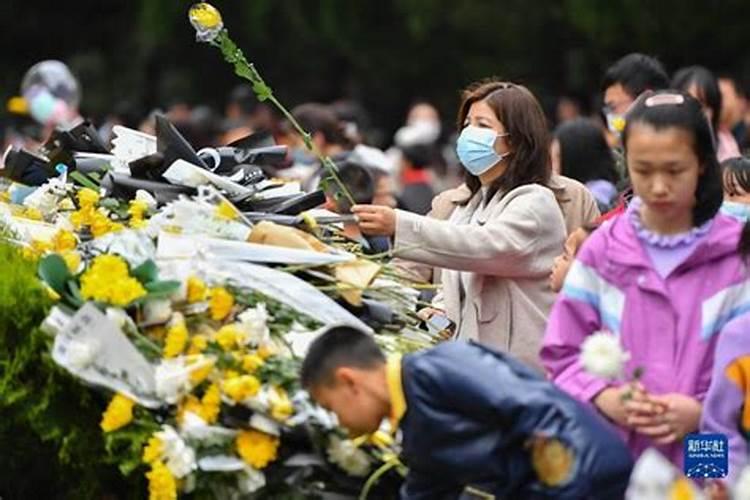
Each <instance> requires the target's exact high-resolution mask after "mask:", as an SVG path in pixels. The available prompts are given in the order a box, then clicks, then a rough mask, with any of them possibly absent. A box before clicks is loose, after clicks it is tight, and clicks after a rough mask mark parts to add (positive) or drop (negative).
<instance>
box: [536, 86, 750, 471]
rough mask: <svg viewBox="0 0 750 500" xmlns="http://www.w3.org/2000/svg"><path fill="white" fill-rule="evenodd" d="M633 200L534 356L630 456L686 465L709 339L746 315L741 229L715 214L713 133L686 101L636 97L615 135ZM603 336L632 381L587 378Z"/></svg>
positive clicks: (718, 188) (591, 249)
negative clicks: (612, 430) (591, 344)
mask: <svg viewBox="0 0 750 500" xmlns="http://www.w3.org/2000/svg"><path fill="white" fill-rule="evenodd" d="M623 146H624V149H625V155H626V161H627V166H628V172H629V176H630V179H631V181H632V184H633V189H634V192H635V195H636V197H635V198H634V200H633V202H632V203H631V205H630V206H629V207H628V209H627V211H626V212H625V213H624V214H622V215H621V216H619V217H617V218H616V219H613V220H611V221H608V222H607V223H605V224H604V225H603V226H602V227H601V228H600V229H599V230H597V231H596V232H594V234H592V235H591V237H590V238H589V239H588V240H587V241H586V244H585V245H584V246H583V248H582V249H581V251H580V252H579V253H578V255H577V257H576V261H575V262H574V264H573V266H572V267H571V269H570V272H569V274H568V276H567V278H566V280H565V284H564V286H563V289H562V291H561V293H560V295H559V297H558V299H557V302H556V304H555V306H554V308H553V310H552V315H551V317H550V320H549V324H548V327H547V333H546V336H545V339H544V345H543V348H542V352H541V357H542V362H543V364H544V366H545V368H546V369H547V372H548V374H549V376H550V377H551V378H552V380H554V381H555V383H557V384H558V385H559V386H560V387H561V388H563V389H564V390H566V391H567V392H569V393H570V394H572V395H573V396H575V397H576V398H578V399H580V400H582V401H586V402H590V403H592V404H593V405H594V406H595V407H596V408H597V409H598V410H599V411H600V412H601V413H602V414H603V415H604V416H605V417H607V418H608V419H609V420H610V421H611V422H613V423H614V424H615V425H616V426H617V427H619V429H620V430H621V432H622V434H623V436H624V438H625V439H626V441H627V443H628V445H629V446H630V449H631V450H632V451H633V454H634V455H635V456H636V457H637V456H638V455H640V453H641V452H642V451H644V450H645V449H646V448H648V447H655V448H657V449H658V450H659V451H660V452H662V453H663V454H664V455H665V456H667V457H669V458H670V460H672V462H673V463H675V464H676V465H677V466H680V467H681V466H682V455H683V449H682V438H683V437H684V436H685V435H686V434H688V433H691V432H694V431H696V430H697V429H698V425H699V421H700V418H701V411H702V404H703V403H702V402H703V399H704V397H705V395H706V391H707V390H708V387H709V384H710V381H711V369H712V364H713V356H714V348H715V344H716V339H717V334H718V333H719V332H721V331H722V330H723V329H724V327H725V325H726V324H727V323H728V322H729V321H730V320H732V319H734V318H737V317H740V316H742V315H744V314H747V312H748V311H749V310H750V286H749V285H748V284H747V283H748V282H747V281H746V278H747V272H746V267H745V264H744V262H743V259H742V258H741V256H740V254H739V253H738V245H739V242H740V239H741V236H742V233H743V231H742V229H743V226H742V223H740V222H739V221H737V220H735V219H732V218H730V217H727V216H725V215H721V214H719V213H718V212H719V207H720V206H721V202H722V183H721V176H720V172H719V165H718V163H717V160H716V153H715V151H714V144H713V139H712V135H711V130H710V128H709V126H708V122H707V121H706V119H705V117H704V115H703V113H702V111H701V106H700V104H699V103H698V101H696V100H695V99H693V98H692V97H690V96H688V95H686V94H683V93H675V92H670V91H663V92H658V93H654V94H650V95H646V96H643V97H642V98H641V99H640V100H639V101H638V102H637V103H636V105H635V106H634V108H633V110H632V111H631V112H630V113H629V115H628V118H627V126H626V128H625V132H624V134H623ZM600 330H608V331H610V332H612V333H613V334H615V335H616V336H617V337H618V338H619V339H620V342H621V344H622V346H623V348H624V349H625V350H627V351H629V352H630V356H631V357H630V360H629V362H628V365H627V373H633V372H634V371H635V369H636V368H642V369H643V370H644V373H643V375H642V377H641V378H640V381H639V382H637V383H635V382H634V383H625V382H617V381H610V380H604V379H601V378H597V377H595V376H592V375H591V374H589V373H587V372H585V371H584V369H583V367H582V365H581V362H580V361H579V356H580V347H581V343H582V342H583V340H584V339H585V338H586V337H587V336H588V335H590V334H592V333H594V332H596V331H600Z"/></svg>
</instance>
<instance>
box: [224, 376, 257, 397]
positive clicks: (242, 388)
mask: <svg viewBox="0 0 750 500" xmlns="http://www.w3.org/2000/svg"><path fill="white" fill-rule="evenodd" d="M222 389H223V390H224V394H226V395H227V396H229V397H230V398H231V399H232V400H234V401H236V402H240V401H244V400H245V399H247V398H250V397H253V396H255V395H256V394H258V391H259V390H260V380H258V379H257V378H255V377H254V376H252V375H240V376H239V377H233V378H229V379H227V380H225V381H224V382H223V383H222Z"/></svg>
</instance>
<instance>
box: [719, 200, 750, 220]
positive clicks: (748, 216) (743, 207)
mask: <svg viewBox="0 0 750 500" xmlns="http://www.w3.org/2000/svg"><path fill="white" fill-rule="evenodd" d="M721 213H723V214H724V215H728V216H730V217H734V218H735V219H737V220H738V221H740V222H743V223H744V222H747V221H748V220H750V205H748V204H746V203H739V202H736V201H725V202H724V203H722V204H721Z"/></svg>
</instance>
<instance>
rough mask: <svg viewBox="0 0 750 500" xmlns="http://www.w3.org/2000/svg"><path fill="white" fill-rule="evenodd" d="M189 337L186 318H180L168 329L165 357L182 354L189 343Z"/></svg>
mask: <svg viewBox="0 0 750 500" xmlns="http://www.w3.org/2000/svg"><path fill="white" fill-rule="evenodd" d="M188 337H189V335H188V329H187V326H186V325H185V320H184V319H182V318H180V319H178V320H177V321H175V322H174V324H173V325H172V326H171V327H169V330H167V338H166V340H165V341H164V357H165V358H174V357H175V356H179V355H180V354H182V351H184V350H185V347H186V346H187V344H188Z"/></svg>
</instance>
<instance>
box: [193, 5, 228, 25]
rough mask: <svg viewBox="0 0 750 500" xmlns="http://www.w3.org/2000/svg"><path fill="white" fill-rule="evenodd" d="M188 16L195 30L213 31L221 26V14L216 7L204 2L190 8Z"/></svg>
mask: <svg viewBox="0 0 750 500" xmlns="http://www.w3.org/2000/svg"><path fill="white" fill-rule="evenodd" d="M189 16H190V21H191V23H192V24H193V26H195V29H203V30H214V29H216V28H219V27H220V26H221V24H222V20H221V13H220V12H219V11H218V9H216V7H214V6H213V5H211V4H208V3H206V2H201V3H197V4H195V5H193V6H192V7H190V12H189Z"/></svg>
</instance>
